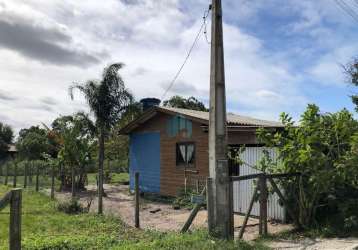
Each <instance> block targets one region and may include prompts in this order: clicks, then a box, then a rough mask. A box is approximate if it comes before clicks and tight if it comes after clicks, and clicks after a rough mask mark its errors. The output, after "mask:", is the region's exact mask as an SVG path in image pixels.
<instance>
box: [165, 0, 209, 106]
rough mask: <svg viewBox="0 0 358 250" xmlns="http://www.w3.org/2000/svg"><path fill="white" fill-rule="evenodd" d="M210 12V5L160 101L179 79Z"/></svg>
mask: <svg viewBox="0 0 358 250" xmlns="http://www.w3.org/2000/svg"><path fill="white" fill-rule="evenodd" d="M210 10H211V5H210V6H209V8H208V9H207V10H206V11H205V12H204V17H203V19H204V21H203V23H202V24H201V26H200V29H199V31H198V33H197V34H196V36H195V39H194V42H193V44H192V45H191V47H190V49H189V51H188V53H187V55H186V57H185V59H184V61H183V63H182V64H181V66H180V67H179V70H178V71H177V73H176V74H175V75H174V78H173V80H172V81H171V82H170V84H169V86H168V87H167V89H166V90H165V91H164V94H163V95H162V97H161V100H164V98H165V96H166V95H167V93H168V92H169V90H170V89H171V88H172V87H173V86H174V83H175V81H176V80H177V79H178V77H179V75H180V73H181V71H182V70H183V68H184V66H185V64H186V63H187V61H188V59H189V57H190V55H191V52H192V51H193V49H194V47H195V45H196V43H197V42H198V40H199V38H200V35H201V34H202V31H203V29H204V28H205V27H206V18H207V17H208V15H209V13H210Z"/></svg>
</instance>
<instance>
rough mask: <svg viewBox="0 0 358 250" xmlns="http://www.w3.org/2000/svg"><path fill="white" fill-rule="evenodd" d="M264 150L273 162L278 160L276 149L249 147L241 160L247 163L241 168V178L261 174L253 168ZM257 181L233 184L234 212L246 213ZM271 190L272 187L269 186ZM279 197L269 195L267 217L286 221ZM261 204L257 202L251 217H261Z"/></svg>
mask: <svg viewBox="0 0 358 250" xmlns="http://www.w3.org/2000/svg"><path fill="white" fill-rule="evenodd" d="M264 150H267V151H268V152H269V154H270V156H271V158H272V159H273V160H276V158H277V154H276V150H275V149H274V148H266V147H247V148H246V150H245V151H244V152H243V153H242V154H241V156H240V157H241V159H242V160H243V161H244V162H245V163H246V164H244V165H241V166H240V176H243V175H249V174H255V173H260V171H258V170H256V169H255V168H253V167H252V166H257V165H258V163H259V161H260V160H261V158H262V156H263V155H264V154H263V152H264ZM255 181H256V180H255V179H251V180H245V181H235V182H234V183H233V196H234V212H237V213H246V212H247V209H248V206H249V203H250V199H251V197H252V194H253V192H254V185H255ZM268 187H269V190H270V186H269V184H268ZM278 201H279V197H278V196H277V194H276V193H274V194H271V193H270V194H269V199H268V205H267V209H268V211H267V216H268V218H271V219H275V220H280V221H285V209H284V207H282V206H280V204H279V202H278ZM259 211H260V210H259V203H258V202H255V204H254V206H253V209H252V211H251V215H253V216H259Z"/></svg>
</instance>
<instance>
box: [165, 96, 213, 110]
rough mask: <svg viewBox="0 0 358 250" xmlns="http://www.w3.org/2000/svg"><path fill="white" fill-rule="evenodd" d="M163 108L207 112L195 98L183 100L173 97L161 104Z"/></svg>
mask: <svg viewBox="0 0 358 250" xmlns="http://www.w3.org/2000/svg"><path fill="white" fill-rule="evenodd" d="M163 105H164V106H165V107H172V108H182V109H192V110H199V111H206V112H207V111H209V109H207V108H206V107H205V105H204V103H202V102H200V101H199V100H197V99H196V98H195V97H193V96H191V97H189V98H187V99H186V98H184V97H181V96H178V95H176V96H173V97H171V98H170V99H169V100H166V101H164V102H163Z"/></svg>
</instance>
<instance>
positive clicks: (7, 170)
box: [5, 163, 9, 186]
mask: <svg viewBox="0 0 358 250" xmlns="http://www.w3.org/2000/svg"><path fill="white" fill-rule="evenodd" d="M8 179H9V164H8V163H7V164H6V175H5V186H7V182H8Z"/></svg>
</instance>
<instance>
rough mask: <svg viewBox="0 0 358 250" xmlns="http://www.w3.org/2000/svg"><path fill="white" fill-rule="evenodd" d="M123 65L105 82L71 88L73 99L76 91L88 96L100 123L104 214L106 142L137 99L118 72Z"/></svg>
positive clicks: (115, 67)
mask: <svg viewBox="0 0 358 250" xmlns="http://www.w3.org/2000/svg"><path fill="white" fill-rule="evenodd" d="M123 66H124V64H123V63H114V64H111V65H110V66H108V67H106V68H105V69H104V70H103V75H102V79H101V80H99V81H98V80H89V81H87V82H85V83H82V84H78V83H75V84H74V85H72V86H71V87H70V88H69V93H70V96H71V99H73V90H74V89H77V90H79V91H80V92H82V94H83V95H84V97H85V99H86V101H87V103H88V106H89V107H90V110H91V112H92V113H93V114H94V116H95V119H96V128H97V134H98V144H99V146H98V149H99V152H98V213H99V214H102V212H103V201H102V197H103V161H104V141H105V138H106V136H107V135H108V133H109V131H110V130H111V128H112V127H113V126H114V125H115V124H116V123H117V122H118V121H119V120H120V118H121V116H122V114H123V113H124V112H125V110H126V109H127V107H128V106H129V105H130V104H131V103H132V101H133V96H132V94H131V93H130V92H129V91H128V89H126V88H125V86H124V82H123V79H122V77H121V76H120V75H119V74H118V71H119V70H120V69H121V68H123Z"/></svg>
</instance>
